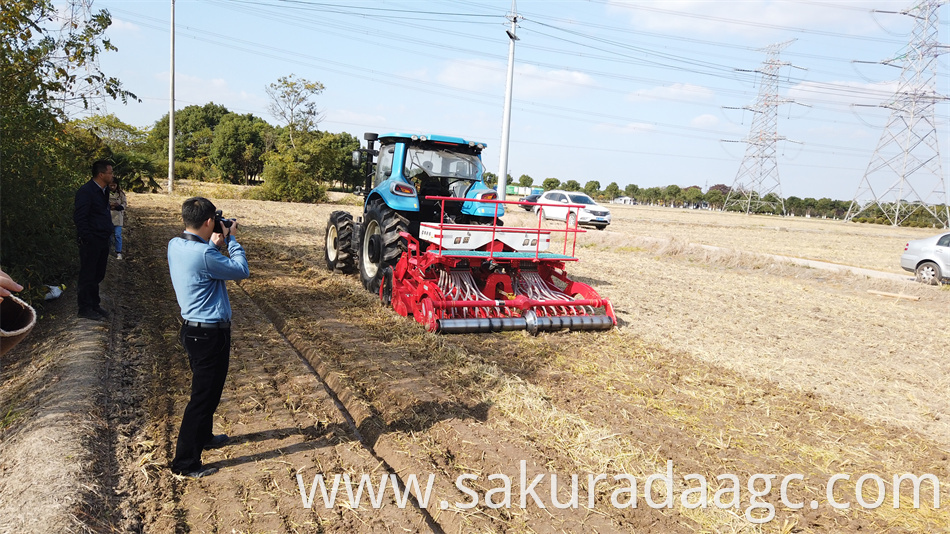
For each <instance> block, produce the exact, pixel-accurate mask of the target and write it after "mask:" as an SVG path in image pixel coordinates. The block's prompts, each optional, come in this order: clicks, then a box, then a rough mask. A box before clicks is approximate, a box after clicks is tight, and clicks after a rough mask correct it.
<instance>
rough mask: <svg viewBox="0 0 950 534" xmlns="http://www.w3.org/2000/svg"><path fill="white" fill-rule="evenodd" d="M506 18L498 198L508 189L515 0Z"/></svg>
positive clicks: (515, 29) (515, 17)
mask: <svg viewBox="0 0 950 534" xmlns="http://www.w3.org/2000/svg"><path fill="white" fill-rule="evenodd" d="M507 18H508V20H510V21H511V29H510V30H506V32H505V33H507V34H508V83H507V85H506V88H505V116H504V118H503V119H502V125H501V159H500V161H499V162H498V186H497V189H498V199H499V200H505V196H506V192H507V190H508V132H509V131H510V130H511V89H512V86H513V85H514V80H515V41H517V40H518V36H517V34H516V33H515V32H516V31H517V29H518V20H519V17H518V8H517V6H516V5H515V0H511V13H509V14H508V17H507Z"/></svg>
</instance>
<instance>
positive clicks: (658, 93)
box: [627, 83, 715, 102]
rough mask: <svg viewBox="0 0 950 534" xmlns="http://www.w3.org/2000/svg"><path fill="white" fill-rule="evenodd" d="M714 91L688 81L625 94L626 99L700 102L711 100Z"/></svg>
mask: <svg viewBox="0 0 950 534" xmlns="http://www.w3.org/2000/svg"><path fill="white" fill-rule="evenodd" d="M714 96H715V93H713V92H712V90H711V89H709V88H708V87H703V86H701V85H693V84H690V83H674V84H673V85H667V86H663V87H653V88H650V89H644V90H642V91H636V92H634V93H630V94H629V95H627V100H631V101H638V100H679V101H687V102H700V101H706V100H712V99H713V97H714Z"/></svg>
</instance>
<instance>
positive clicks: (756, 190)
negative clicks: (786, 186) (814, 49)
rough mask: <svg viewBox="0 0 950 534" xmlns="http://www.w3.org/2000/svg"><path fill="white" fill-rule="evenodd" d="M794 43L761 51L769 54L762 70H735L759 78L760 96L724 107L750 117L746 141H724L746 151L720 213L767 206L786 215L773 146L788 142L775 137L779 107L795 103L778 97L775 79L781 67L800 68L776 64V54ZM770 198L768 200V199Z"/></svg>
mask: <svg viewBox="0 0 950 534" xmlns="http://www.w3.org/2000/svg"><path fill="white" fill-rule="evenodd" d="M795 41H796V39H791V40H788V41H785V42H784V43H777V44H773V45H769V46H767V47H766V48H764V49H762V51H763V52H766V53H767V54H768V58H767V59H766V60H765V61H764V62H763V63H762V68H761V69H757V70H745V69H737V70H739V71H741V72H755V73H757V74H758V75H759V96H758V98H757V99H756V102H755V105H754V106H751V107H743V108H727V109H745V110H747V111H751V112H752V113H753V116H752V126H751V128H750V131H749V137H748V138H746V139H743V140H742V141H730V140H725V139H724V141H726V142H732V143H735V142H744V143H746V151H745V157H743V158H742V163H741V164H740V165H739V172H738V173H736V179H735V181H734V182H733V184H732V188H731V189H730V190H729V194H728V195H726V200H725V202H724V203H723V206H722V209H723V210H725V209H727V208H728V207H730V206H740V207H741V208H742V209H743V210H744V211H745V212H746V214H749V213H754V212H756V211H757V210H758V209H759V208H761V207H762V206H768V207H769V208H771V209H772V210H775V208H779V212H780V213H781V214H783V215H784V214H785V200H784V199H783V198H782V186H781V183H780V181H779V177H778V162H777V160H776V157H775V153H776V148H775V144H776V143H777V142H778V141H788V139H786V138H785V137H784V136H781V135H779V134H778V107H779V106H780V105H782V104H797V102H795V101H793V100H788V99H784V98H779V95H778V76H779V70H780V69H781V68H782V67H785V66H792V67H794V68H801V67H795V66H794V65H792V64H791V63H787V62H783V61H779V60H778V55H779V53H780V52H781V51H782V50H784V49H785V48H786V47H787V46H788V45H790V44H792V43H793V42H795ZM769 195H771V197H769V198H768V199H767V198H766V197H768V196H769Z"/></svg>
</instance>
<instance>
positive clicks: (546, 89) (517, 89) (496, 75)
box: [436, 59, 595, 98]
mask: <svg viewBox="0 0 950 534" xmlns="http://www.w3.org/2000/svg"><path fill="white" fill-rule="evenodd" d="M507 77H508V71H507V67H506V66H505V65H504V64H502V63H499V62H495V61H487V60H480V59H471V60H460V61H453V62H451V63H449V64H448V65H446V66H445V68H443V69H442V70H441V71H440V72H439V74H438V75H437V76H436V79H437V80H438V81H439V83H443V84H445V85H449V86H452V87H458V88H460V89H470V90H474V91H495V92H498V91H504V88H505V83H506V81H507ZM513 86H514V94H515V97H516V98H538V97H553V98H568V97H576V96H578V95H580V94H581V93H583V92H584V91H585V90H586V89H588V88H591V87H594V86H595V83H594V80H593V78H591V76H590V75H588V74H585V73H583V72H578V71H572V70H545V69H541V68H539V67H536V66H534V65H517V64H516V65H515V79H514V83H513Z"/></svg>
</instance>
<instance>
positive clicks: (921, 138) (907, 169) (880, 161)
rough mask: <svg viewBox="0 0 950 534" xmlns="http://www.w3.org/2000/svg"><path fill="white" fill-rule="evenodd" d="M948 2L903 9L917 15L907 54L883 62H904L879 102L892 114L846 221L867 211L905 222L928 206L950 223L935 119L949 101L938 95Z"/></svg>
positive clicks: (935, 215) (927, 0)
mask: <svg viewBox="0 0 950 534" xmlns="http://www.w3.org/2000/svg"><path fill="white" fill-rule="evenodd" d="M945 3H946V2H945V1H941V0H923V1H922V2H920V3H919V4H917V5H915V6H914V7H911V8H908V9H905V10H903V11H900V12H899V14H901V15H907V16H910V17H913V18H914V19H915V23H914V31H913V33H912V36H911V41H910V43H908V46H907V52H905V53H904V54H901V55H900V56H898V57H896V58H893V59H888V60H885V61H882V62H880V63H881V64H883V65H888V66H892V67H897V66H898V65H895V63H900V64H902V66H901V78H900V83H899V85H898V87H897V91H896V92H895V93H894V96H892V97H891V99H890V101H888V102H885V103H882V104H880V107H883V108H887V109H890V110H891V115H890V118H889V119H888V121H887V125H886V126H885V127H884V131H883V132H882V133H881V139H880V141H878V144H877V148H876V149H875V150H874V154H873V155H871V161H870V162H869V163H868V167H867V170H866V171H865V172H864V178H862V180H861V184H860V185H859V186H858V190H857V192H855V194H854V199H853V200H852V201H851V206H850V207H849V208H848V215H847V216H846V217H845V220H849V221H850V220H852V219H854V218H855V217H858V216H859V215H864V216H865V217H869V218H873V219H878V218H884V219H885V220H886V221H887V222H889V223H890V224H891V225H892V226H900V224H901V223H902V222H904V221H906V220H907V219H908V218H910V217H911V216H913V215H915V214H918V213H920V212H921V210H924V211H926V212H928V213H929V214H930V216H931V217H933V218H934V219H936V220H937V221H938V222H940V223H942V224H943V227H944V228H947V227H948V225H950V197H948V191H947V190H948V187H947V182H946V178H945V177H944V175H943V168H942V167H941V164H940V145H939V143H938V142H937V127H936V123H935V120H934V107H935V105H936V103H937V102H941V101H945V100H947V97H946V96H943V95H939V94H937V83H936V82H937V79H938V78H937V63H938V62H937V56H939V55H940V54H943V53H946V52H947V50H948V47H947V45H941V44H939V41H938V22H939V21H938V16H937V9H938V8H939V7H940V6H941V5H943V4H945ZM881 13H894V12H887V11H882V12H881ZM939 205H942V207H939V208H938V207H937V206H939Z"/></svg>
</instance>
